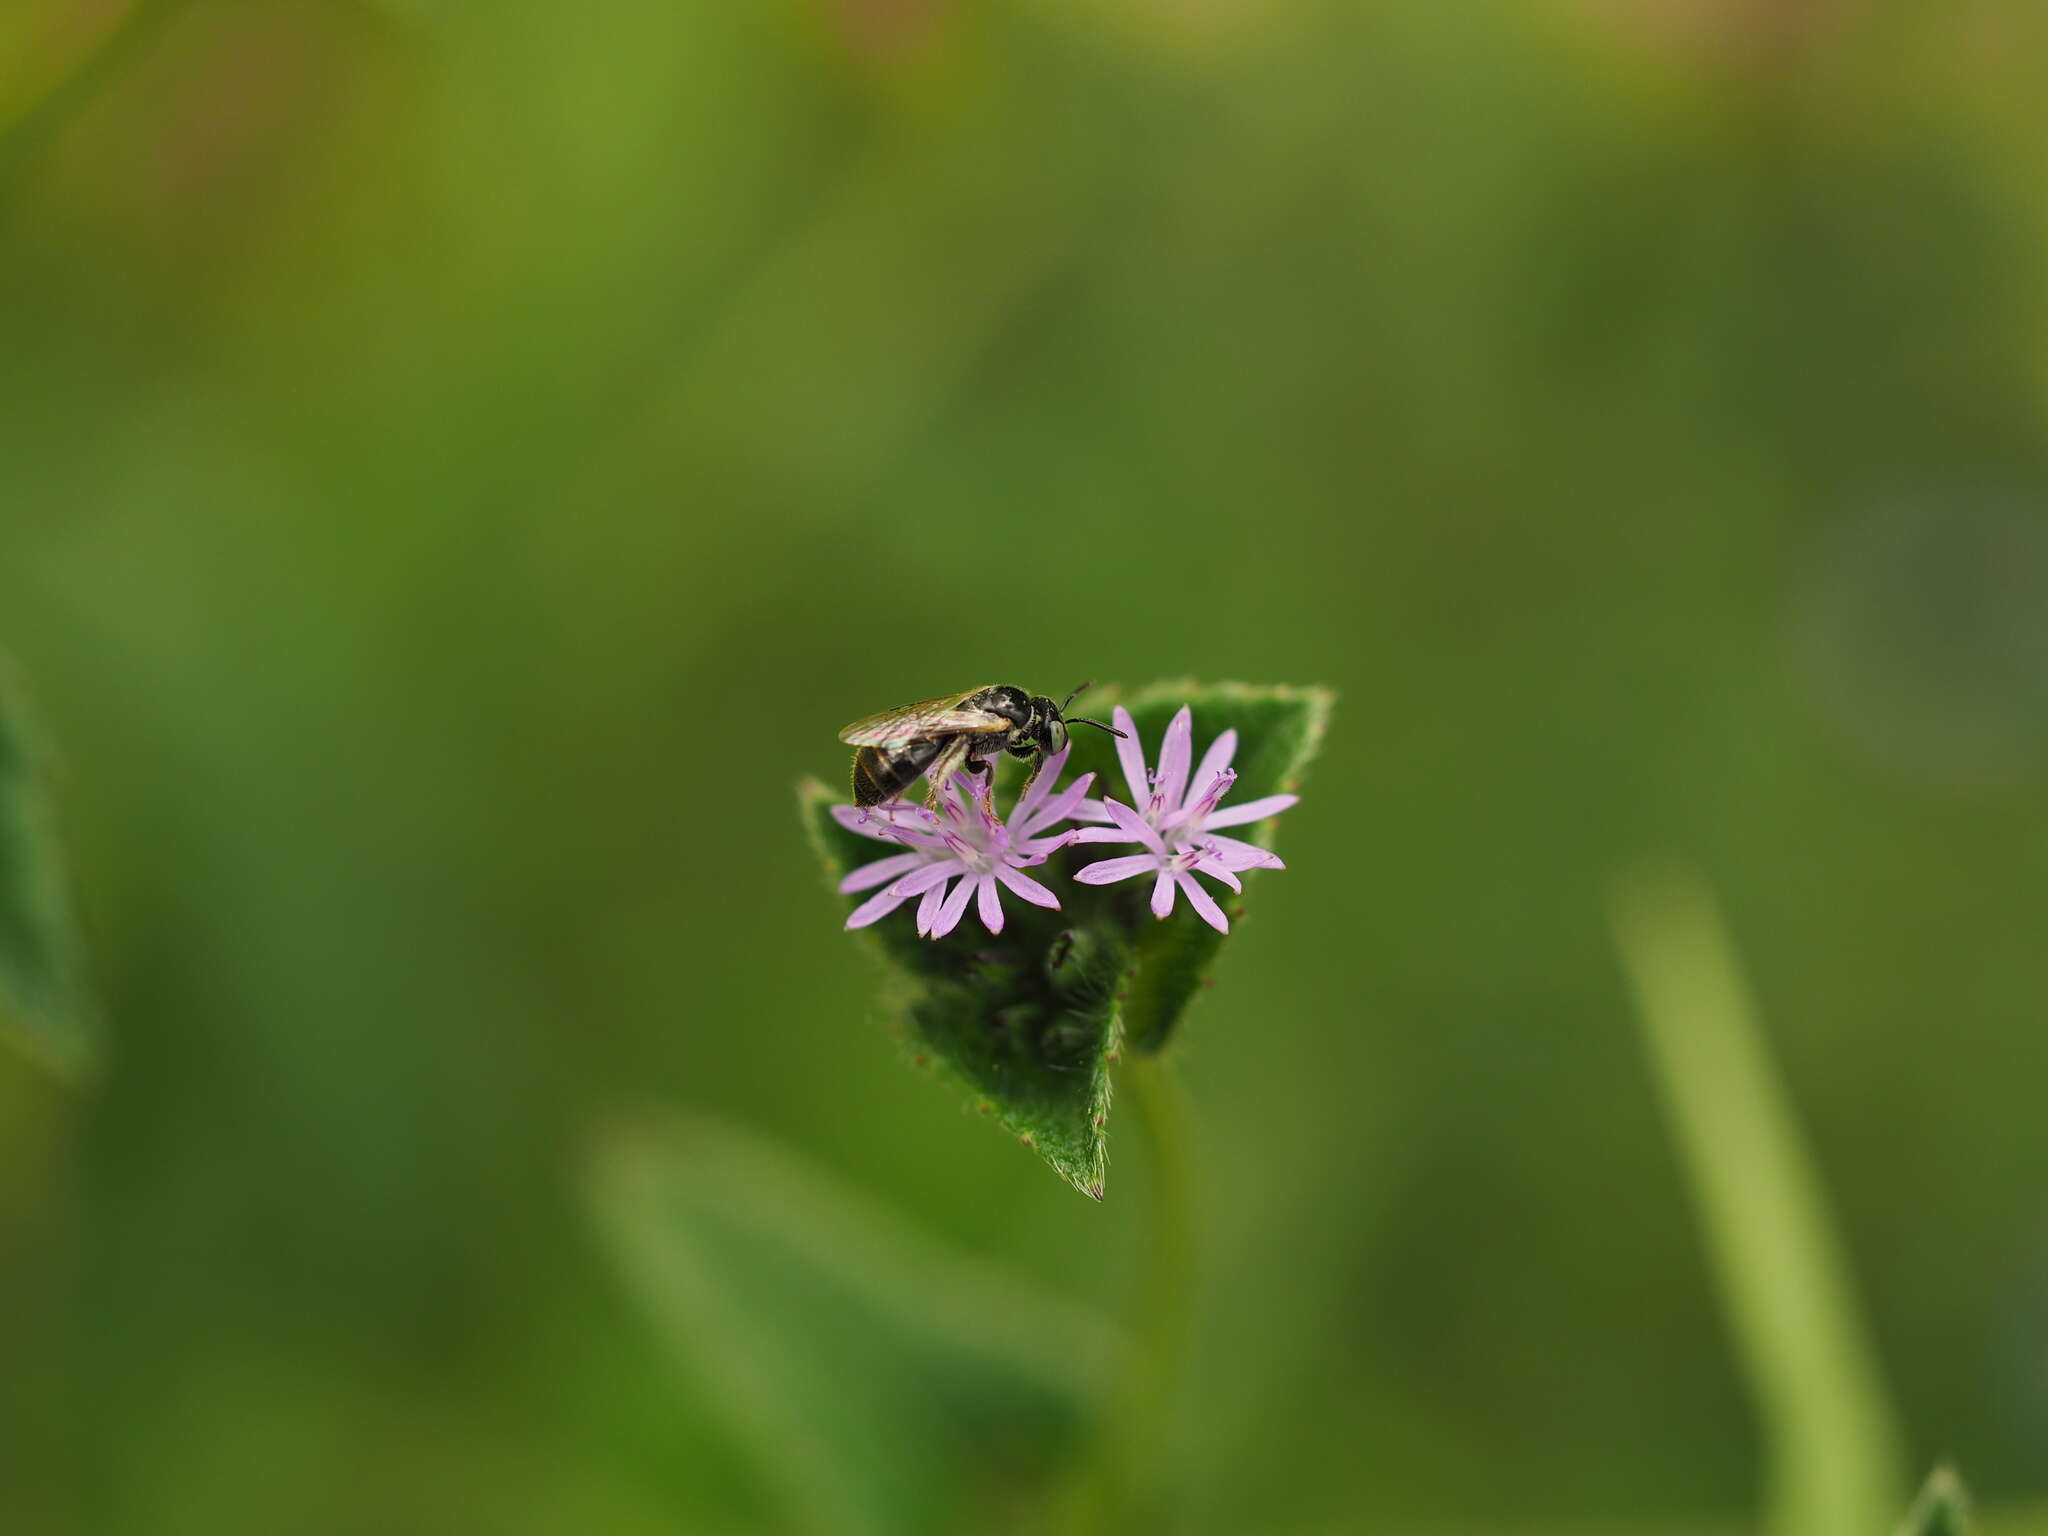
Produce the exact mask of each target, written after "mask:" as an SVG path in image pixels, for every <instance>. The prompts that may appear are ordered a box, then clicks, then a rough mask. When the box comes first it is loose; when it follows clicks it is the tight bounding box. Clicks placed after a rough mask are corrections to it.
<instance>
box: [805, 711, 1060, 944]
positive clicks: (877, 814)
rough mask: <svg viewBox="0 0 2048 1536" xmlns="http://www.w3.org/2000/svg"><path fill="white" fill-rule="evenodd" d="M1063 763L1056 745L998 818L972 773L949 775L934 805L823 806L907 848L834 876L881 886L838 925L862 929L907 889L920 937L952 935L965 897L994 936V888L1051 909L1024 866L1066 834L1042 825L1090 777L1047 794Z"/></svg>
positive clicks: (846, 887) (1049, 896) (999, 917)
mask: <svg viewBox="0 0 2048 1536" xmlns="http://www.w3.org/2000/svg"><path fill="white" fill-rule="evenodd" d="M1066 763H1067V749H1066V748H1064V747H1062V748H1061V749H1060V750H1059V751H1058V752H1055V753H1054V754H1053V755H1052V756H1051V757H1049V758H1047V759H1046V763H1045V767H1044V769H1043V771H1042V772H1040V774H1039V775H1038V777H1037V779H1036V780H1035V781H1034V782H1033V783H1032V785H1031V788H1030V789H1028V790H1026V791H1025V792H1024V793H1023V794H1022V795H1020V796H1019V797H1018V799H1017V803H1016V805H1014V806H1013V807H1011V809H1010V820H1009V823H1008V824H1007V825H1005V824H1004V823H1003V822H1002V821H1001V820H1000V819H998V817H997V816H996V814H995V811H994V809H993V807H992V806H991V805H990V804H989V788H988V784H989V780H988V776H987V775H979V774H967V773H961V774H956V775H954V779H953V782H952V783H951V784H949V785H947V786H946V787H945V789H944V790H943V791H942V792H941V794H940V796H939V807H940V809H939V810H938V811H937V812H933V811H930V810H927V809H926V808H925V807H923V806H921V805H919V806H911V805H904V804H903V803H902V802H900V801H897V802H893V803H891V804H889V805H882V806H875V807H873V808H871V809H868V810H861V809H859V808H857V807H855V806H851V805H835V806H834V807H832V816H833V819H834V820H836V821H837V822H838V823H839V824H840V825H841V826H842V827H845V828H846V829H847V830H848V831H850V832H858V833H859V834H860V835H861V836H863V837H872V838H877V839H879V840H881V841H883V842H893V843H900V844H902V845H904V846H905V847H906V848H907V849H908V850H909V851H908V852H907V853H899V854H895V855H892V856H891V857H889V858H886V859H877V860H876V861H875V862H874V863H872V864H864V865H862V866H861V867H860V868H859V869H856V870H855V871H853V873H852V874H850V875H848V876H847V877H846V878H845V879H844V880H842V881H840V882H839V889H840V891H841V892H842V893H846V894H851V893H853V892H855V891H865V890H872V889H873V888H874V887H875V886H878V885H879V886H881V887H882V889H881V890H880V891H878V892H877V893H876V894H875V895H873V896H870V897H869V898H868V899H867V900H866V901H864V902H862V903H861V904H860V905H859V906H857V907H855V908H854V909H853V911H852V913H851V914H850V915H849V916H848V917H847V919H846V926H847V927H849V928H865V927H867V926H868V924H870V923H873V922H877V921H879V920H880V919H881V918H883V917H885V916H887V915H888V914H889V913H891V912H893V911H895V910H896V908H897V907H899V906H901V905H902V904H903V903H904V902H906V901H908V900H909V899H910V898H911V897H913V896H916V897H919V898H920V900H919V901H918V904H917V931H918V933H919V934H921V935H922V936H924V937H926V938H932V939H939V938H944V937H945V936H946V935H947V934H949V933H951V932H952V931H953V929H954V928H955V927H957V926H958V925H959V922H960V919H961V918H962V917H963V916H965V915H966V912H967V903H968V902H969V901H970V900H972V901H974V902H975V904H976V908H977V911H978V913H979V915H980V917H981V923H982V926H983V927H984V928H986V929H988V931H989V932H990V933H1001V932H1002V931H1003V907H1002V900H1001V896H1000V894H999V888H1001V887H1007V888H1008V889H1009V890H1010V892H1011V894H1013V895H1015V896H1020V897H1022V898H1023V899H1024V900H1025V901H1028V902H1031V903H1032V904H1034V905H1036V906H1041V907H1053V908H1057V907H1058V906H1059V904H1060V903H1059V898H1058V897H1057V896H1055V895H1053V893H1052V892H1051V891H1049V890H1047V889H1046V888H1045V887H1044V886H1043V885H1041V884H1039V883H1038V881H1036V880H1034V879H1032V878H1031V876H1029V875H1027V874H1024V873H1023V871H1024V870H1025V869H1027V868H1029V867H1031V866H1032V865H1036V864H1043V863H1044V862H1045V861H1046V859H1047V857H1048V856H1050V855H1051V853H1052V852H1053V850H1054V849H1056V848H1061V847H1064V846H1065V845H1066V843H1067V842H1068V840H1069V839H1071V838H1072V837H1073V836H1074V830H1073V829H1072V828H1069V829H1068V830H1067V831H1065V832H1061V833H1058V834H1051V833H1049V832H1048V831H1047V829H1048V828H1050V827H1052V826H1054V825H1055V824H1057V823H1059V822H1062V821H1066V820H1069V819H1070V818H1071V817H1072V816H1073V814H1074V811H1075V809H1076V808H1077V807H1078V806H1080V804H1081V802H1082V797H1083V796H1084V795H1086V794H1087V793H1088V786H1089V784H1090V783H1091V782H1093V780H1094V778H1095V775H1094V774H1092V773H1086V774H1083V775H1082V776H1081V777H1080V778H1078V779H1076V780H1075V781H1074V782H1073V783H1072V784H1070V785H1068V786H1067V787H1066V788H1065V789H1063V790H1060V791H1058V792H1057V793H1054V792H1053V791H1052V789H1051V786H1052V785H1055V784H1057V783H1058V782H1059V776H1060V770H1061V769H1063V768H1064V767H1066Z"/></svg>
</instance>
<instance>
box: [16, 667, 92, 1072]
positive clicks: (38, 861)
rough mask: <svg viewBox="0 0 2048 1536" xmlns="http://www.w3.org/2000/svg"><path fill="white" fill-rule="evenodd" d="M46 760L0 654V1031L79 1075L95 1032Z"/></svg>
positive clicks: (21, 691) (23, 694) (22, 695)
mask: <svg viewBox="0 0 2048 1536" xmlns="http://www.w3.org/2000/svg"><path fill="white" fill-rule="evenodd" d="M47 761H48V754H47V753H46V752H45V750H44V749H43V746H42V743H41V738H40V736H39V735H38V733H37V731H36V728H35V722H34V720H33V718H32V716H31V713H30V709H29V700H28V690H27V687H26V686H25V685H24V684H23V682H22V680H21V678H20V677H19V675H18V674H17V673H16V672H15V671H14V669H13V668H12V667H11V666H10V665H9V664H8V663H7V661H6V658H5V657H0V1034H6V1035H8V1036H9V1037H11V1038H13V1039H14V1040H16V1041H17V1042H19V1043H20V1044H22V1045H23V1046H24V1047H26V1048H27V1050H28V1051H29V1052H30V1054H32V1055H35V1056H38V1057H40V1058H42V1059H43V1060H45V1061H47V1062H49V1063H50V1064H51V1065H52V1066H54V1067H55V1068H57V1069H58V1070H60V1071H62V1072H65V1073H68V1074H79V1073H82V1072H84V1071H86V1070H87V1069H88V1068H89V1067H90V1066H91V1065H92V1061H93V1057H94V1054H95V1047H96V1045H97V1029H96V1027H95V1018H94V1013H93V1006H92V1003H91V1000H90V997H89V995H88V991H87V987H86V980H85V958H84V950H83V946H82V945H81V943H80V940H79V936H78V927H77V922H76V915H75V908H74V907H73V904H72V899H71V888H70V882H69V880H68V879H67V878H66V876H65V872H64V864H63V859H62V856H61V851H60V848H59V843H58V837H57V818H56V810H55V807H54V806H53V804H52V802H51V799H50V794H49V790H48V787H47V783H46V777H47V776H46V774H45V772H44V769H45V766H46V764H47Z"/></svg>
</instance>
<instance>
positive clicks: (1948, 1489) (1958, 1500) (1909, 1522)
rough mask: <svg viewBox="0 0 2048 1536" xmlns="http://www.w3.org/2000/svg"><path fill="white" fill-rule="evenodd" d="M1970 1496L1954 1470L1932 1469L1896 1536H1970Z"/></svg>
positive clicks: (1973, 1523)
mask: <svg viewBox="0 0 2048 1536" xmlns="http://www.w3.org/2000/svg"><path fill="white" fill-rule="evenodd" d="M1975 1529H1976V1522H1975V1521H1973V1520H1971V1518H1970V1495H1969V1492H1968V1490H1966V1489H1965V1488H1964V1487H1963V1480H1962V1479H1961V1478H1960V1477H1958V1476H1957V1475H1956V1470H1955V1468H1954V1467H1946V1466H1943V1467H1936V1468H1935V1469H1934V1470H1933V1471H1932V1472H1931V1473H1929V1474H1928V1477H1927V1481H1926V1482H1925V1483H1923V1484H1922V1485H1921V1488H1920V1497H1919V1498H1917V1499H1915V1500H1914V1501H1913V1507H1912V1508H1911V1509H1910V1510H1908V1511H1907V1512H1906V1518H1905V1520H1904V1522H1903V1523H1901V1524H1900V1526H1899V1536H1970V1532H1971V1531H1973V1530H1975Z"/></svg>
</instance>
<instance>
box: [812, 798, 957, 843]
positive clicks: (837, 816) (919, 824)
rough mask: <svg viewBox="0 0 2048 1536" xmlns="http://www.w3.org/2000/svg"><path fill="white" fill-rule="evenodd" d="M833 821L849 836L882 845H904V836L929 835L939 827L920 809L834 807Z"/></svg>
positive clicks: (909, 807)
mask: <svg viewBox="0 0 2048 1536" xmlns="http://www.w3.org/2000/svg"><path fill="white" fill-rule="evenodd" d="M832 819H833V820H834V821H836V822H838V823H839V825H841V826H842V827H844V828H846V830H847V831H849V832H854V833H858V834H859V835H860V836H862V837H872V838H877V839H879V840H881V841H883V842H897V841H904V840H906V839H904V838H903V836H902V834H903V833H905V832H912V831H928V830H930V828H932V827H934V826H936V825H937V824H938V822H937V818H936V817H934V816H933V815H932V813H931V812H930V811H927V810H926V809H925V808H924V807H923V806H920V805H895V804H891V805H872V806H867V807H861V806H858V805H835V806H833V807H832Z"/></svg>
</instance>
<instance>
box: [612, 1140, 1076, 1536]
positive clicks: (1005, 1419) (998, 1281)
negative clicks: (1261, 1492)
mask: <svg viewBox="0 0 2048 1536" xmlns="http://www.w3.org/2000/svg"><path fill="white" fill-rule="evenodd" d="M586 1175H587V1177H586V1181H585V1187H586V1193H587V1196H588V1200H589V1204H590V1209H591V1210H592V1212H593V1214H594V1216H595V1217H596V1220H597V1224H598V1229H599V1232H600V1235H601V1236H602V1238H603V1239H604V1242H605V1246H606V1248H607V1249H608V1251H609V1252H610V1254H611V1256H612V1258H613V1259H614V1261H615V1263H616V1265H617V1268H618V1270H619V1272H620V1274H621V1275H622V1276H623V1278H624V1279H625V1281H626V1283H627V1287H628V1289H629V1291H630V1292H631V1293H632V1295H633V1296H634V1298H635V1300H636V1301H637V1302H638V1303H639V1304H640V1306H641V1308H642V1309H643V1310H644V1311H645V1313H646V1314H647V1316H648V1317H649V1319H650V1320H651V1321H652V1323H653V1324H654V1325H655V1327H656V1329H657V1331H658V1332H659V1333H660V1334H661V1336H662V1337H663V1339H664V1340H665V1341H666V1343H667V1344H668V1345H669V1347H670V1348H671V1350H672V1351H673V1352H674V1353H675V1355H676V1356H677V1358H678V1359H679V1361H680V1362H681V1363H682V1364H683V1366H684V1367H685V1369H686V1370H687V1371H688V1372H689V1373H690V1375H691V1376H692V1377H693V1378H694V1379H695V1380H696V1381H697V1382H698V1383H699V1384H700V1385H701V1386H702V1387H703V1388H704V1389H705V1390H706V1392H707V1395H708V1397H709V1399H710V1400H711V1401H712V1403H713V1405H714V1406H715V1408H716V1409H717V1410H718V1411H719V1412H721V1413H723V1414H725V1415H727V1416H729V1417H730V1418H731V1420H732V1421H733V1424H734V1427H735V1429H736V1430H737V1431H738V1433H739V1434H740V1435H741V1436H742V1437H743V1438H744V1439H746V1440H747V1441H749V1442H750V1443H751V1444H752V1445H753V1446H754V1448H755V1449H756V1451H757V1452H758V1454H759V1456H760V1458H761V1461H762V1470H763V1474H764V1481H765V1483H766V1484H767V1485H768V1490H769V1492H770V1493H771V1495H772V1496H773V1497H775V1498H778V1499H780V1500H781V1501H783V1504H784V1507H785V1516H786V1519H787V1522H788V1528H790V1529H794V1530H799V1531H811V1532H851V1533H870V1532H872V1533H877V1536H881V1533H890V1536H894V1533H899V1532H918V1531H934V1532H937V1531H956V1530H999V1529H1002V1528H1004V1527H1006V1526H1008V1527H1011V1528H1017V1529H1023V1528H1027V1521H1026V1516H1027V1515H1028V1514H1029V1513H1030V1506H1031V1505H1032V1503H1033V1502H1034V1501H1035V1498H1036V1496H1037V1495H1038V1494H1040V1493H1041V1492H1042V1490H1043V1489H1044V1488H1045V1487H1046V1486H1047V1484H1048V1483H1049V1482H1050V1481H1051V1479H1052V1477H1053V1474H1054V1472H1055V1471H1056V1469H1057V1468H1058V1467H1060V1466H1061V1465H1063V1464H1064V1463H1065V1461H1066V1460H1068V1459H1070V1457H1071V1455H1072V1453H1073V1450H1074V1448H1075V1446H1076V1445H1077V1443H1078V1441H1079V1438H1080V1436H1081V1435H1082V1434H1083V1433H1084V1430H1085V1425H1086V1417H1087V1412H1088V1407H1089V1405H1090V1404H1091V1403H1093V1402H1094V1401H1096V1399H1097V1398H1098V1396H1099V1395H1100V1392H1101V1390H1102V1383H1103V1380H1104V1377H1105V1375H1106V1372H1107V1369H1108V1367H1109V1365H1110V1364H1111V1362H1112V1361H1113V1359H1114V1355H1115V1347H1116V1340H1115V1335H1114V1334H1113V1333H1112V1332H1111V1331H1110V1330H1109V1329H1107V1328H1106V1327H1105V1326H1104V1325H1103V1324H1102V1323H1101V1322H1100V1321H1098V1320H1097V1319H1095V1318H1093V1317H1091V1316H1089V1315H1088V1314H1086V1313H1083V1312H1080V1311H1077V1310H1075V1309H1072V1308H1070V1307H1068V1306H1065V1305H1063V1304H1061V1303H1059V1302H1056V1301H1053V1300H1050V1299H1048V1298H1045V1297H1042V1296H1039V1295H1036V1294H1034V1293H1033V1292H1031V1291H1029V1290H1028V1289H1025V1288H1023V1287H1020V1286H1019V1285H1018V1284H1016V1283H1015V1282H1014V1281H1012V1280H1010V1279H1009V1278H1007V1277H1006V1276H1004V1275H1002V1274H1001V1273H1000V1272H998V1271H995V1270H993V1269H990V1268H987V1267H986V1266H983V1265H981V1264H979V1263H976V1262H974V1261H973V1260H971V1259H969V1258H966V1257H964V1256H962V1255H960V1254H958V1253H956V1252H954V1251H952V1250H951V1249H950V1248H948V1247H946V1246H945V1245H944V1244H942V1243H940V1242H938V1241H937V1240H935V1239H934V1238H932V1237H930V1236H929V1235H927V1234H925V1233H923V1232H920V1231H917V1230H915V1229H914V1228H912V1227H911V1226H909V1225H908V1224H907V1223H906V1222H905V1221H904V1220H903V1219H902V1218H901V1217H900V1216H898V1215H897V1214H896V1213H894V1212H892V1211H889V1210H886V1209H883V1208H880V1207H878V1206H876V1205H874V1204H873V1203H872V1202H870V1201H868V1200H866V1199H865V1198H863V1197H861V1196H859V1195H857V1194H855V1193H853V1192H851V1191H849V1190H846V1189H845V1188H843V1187H840V1186H839V1185H837V1184H836V1183H834V1182H833V1181H832V1180H831V1179H830V1178H829V1177H828V1176H827V1175H825V1174H824V1173H823V1172H822V1171H820V1170H817V1169H815V1168H811V1167H807V1166H805V1165H803V1164H802V1163H800V1162H799V1161H797V1160H796V1159H795V1158H794V1157H793V1156H791V1155H790V1154H789V1153H787V1152H785V1151H782V1150H780V1149H778V1148H776V1147H774V1146H771V1145H769V1144H767V1143H765V1142H763V1141H760V1140H759V1139H757V1138H755V1137H752V1136H750V1135H748V1134H746V1133H744V1132H742V1131H740V1130H738V1129H735V1128H733V1127H731V1126H728V1125H723V1124H720V1123H718V1122H716V1121H713V1120H710V1119H708V1118H702V1117H689V1118H678V1119H673V1120H665V1121H661V1122H658V1123H640V1124H618V1125H615V1126H613V1127H611V1128H610V1129H608V1130H607V1131H605V1132H604V1133H603V1134H602V1135H600V1136H599V1137H598V1138H597V1140H596V1143H595V1148H594V1155H593V1156H592V1157H591V1158H590V1160H589V1164H588V1167H587V1169H586ZM996 1512H1003V1513H1002V1514H1001V1515H999V1514H997V1513H996Z"/></svg>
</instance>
